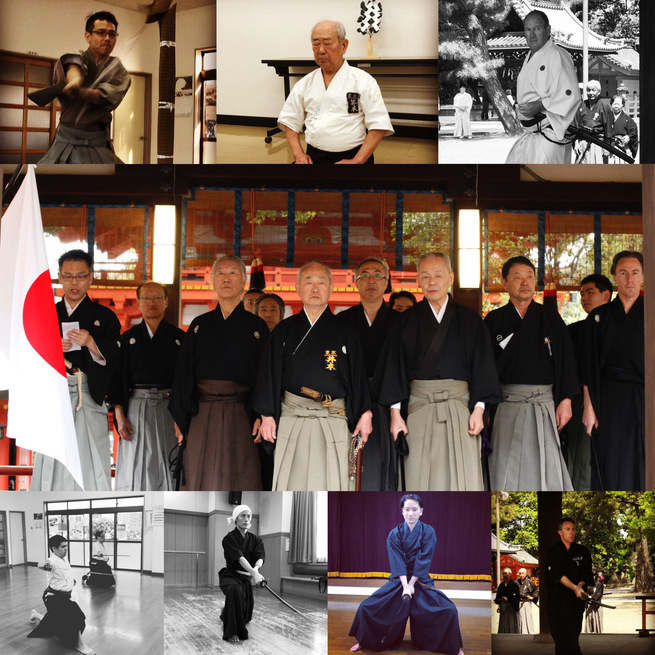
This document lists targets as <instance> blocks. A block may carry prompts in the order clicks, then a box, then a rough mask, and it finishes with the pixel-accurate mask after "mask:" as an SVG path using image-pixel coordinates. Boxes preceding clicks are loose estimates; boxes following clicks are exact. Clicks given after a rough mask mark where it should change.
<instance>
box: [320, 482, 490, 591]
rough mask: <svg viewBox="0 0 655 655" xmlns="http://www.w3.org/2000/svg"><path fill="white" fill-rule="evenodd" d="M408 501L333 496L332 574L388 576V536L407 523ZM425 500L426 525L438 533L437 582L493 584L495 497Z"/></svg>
mask: <svg viewBox="0 0 655 655" xmlns="http://www.w3.org/2000/svg"><path fill="white" fill-rule="evenodd" d="M402 496H403V492H400V491H398V492H396V491H385V492H378V491H363V492H360V493H349V492H341V493H338V492H331V493H329V494H328V503H329V505H328V516H329V535H330V540H329V551H328V571H329V575H331V576H342V577H361V576H362V575H364V576H366V577H388V575H389V558H388V555H387V546H386V543H387V535H388V534H389V532H390V531H391V530H392V529H393V528H394V527H396V526H397V525H398V524H399V523H402V522H403V518H402V515H401V510H400V499H401V497H402ZM419 496H420V497H421V499H422V500H423V516H422V517H421V521H422V522H423V523H427V524H428V525H431V526H432V527H433V528H434V530H435V532H436V533H437V548H436V550H435V554H434V557H433V559H432V565H431V566H430V575H431V576H432V577H433V578H435V579H454V580H478V579H480V580H488V579H489V574H490V572H489V561H490V548H491V545H490V544H491V536H490V535H491V513H490V512H491V503H490V498H489V493H487V492H458V493H451V492H437V491H425V492H421V493H419ZM376 574H379V575H376Z"/></svg>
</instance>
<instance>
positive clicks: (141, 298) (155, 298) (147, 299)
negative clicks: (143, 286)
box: [139, 296, 166, 302]
mask: <svg viewBox="0 0 655 655" xmlns="http://www.w3.org/2000/svg"><path fill="white" fill-rule="evenodd" d="M165 299H166V297H165V296H141V297H140V298H139V300H143V301H144V302H152V301H153V300H156V301H157V302H161V301H162V300H165Z"/></svg>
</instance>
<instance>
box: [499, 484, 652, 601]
mask: <svg viewBox="0 0 655 655" xmlns="http://www.w3.org/2000/svg"><path fill="white" fill-rule="evenodd" d="M492 498H493V502H492V521H493V522H494V531H495V495H492ZM562 514H563V516H569V517H571V518H572V519H573V520H574V521H575V522H576V527H577V536H576V541H578V542H579V543H581V544H583V545H584V546H585V547H587V548H588V549H589V551H590V553H591V557H592V561H593V566H594V570H596V571H602V572H603V574H604V575H605V578H606V579H607V580H612V579H621V578H622V579H624V580H626V579H627V580H629V581H631V582H633V583H634V585H635V591H637V592H641V593H649V592H652V591H655V576H654V574H653V568H654V565H655V558H654V556H653V553H652V552H651V551H652V544H653V543H655V492H652V491H646V492H628V491H616V492H607V493H601V492H593V491H578V492H573V493H564V494H563V495H562ZM537 521H538V518H537V494H536V493H534V492H513V493H510V494H508V498H507V499H506V500H504V501H501V518H500V525H501V530H500V535H501V539H502V540H503V541H506V542H508V543H510V544H522V545H523V546H524V547H525V549H526V550H527V551H528V552H529V553H530V554H531V555H534V556H535V557H538V537H537Z"/></svg>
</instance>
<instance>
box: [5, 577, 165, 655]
mask: <svg viewBox="0 0 655 655" xmlns="http://www.w3.org/2000/svg"><path fill="white" fill-rule="evenodd" d="M85 573H88V569H83V568H77V567H74V568H73V575H74V577H75V579H76V580H77V585H76V587H75V590H74V591H73V600H75V602H77V603H78V605H79V606H80V607H81V609H82V611H83V612H84V613H85V614H86V630H85V631H84V635H83V639H84V641H85V642H86V643H87V644H88V645H89V646H90V647H91V648H93V649H94V650H95V651H96V653H98V655H105V654H108V653H116V654H117V655H160V654H161V653H162V652H163V648H164V640H163V613H164V604H163V593H164V580H163V578H161V577H151V576H149V575H142V574H141V573H138V572H135V571H115V572H114V576H115V578H116V587H115V588H112V589H97V588H94V587H86V586H84V585H81V579H82V576H83V575H84V574H85ZM46 584H47V578H46V574H45V573H44V572H43V571H40V570H39V569H37V568H36V567H33V566H30V567H28V566H17V567H14V568H12V569H0V598H2V614H3V616H2V630H0V653H2V654H3V655H5V654H8V653H11V654H12V655H14V654H15V655H63V654H64V653H67V654H68V655H70V653H71V651H70V650H68V649H66V648H64V647H63V646H62V645H61V644H60V643H59V640H58V639H57V637H55V636H53V637H48V638H46V639H27V635H28V634H29V633H30V632H31V631H32V628H33V626H32V625H31V624H30V622H29V617H30V613H31V611H32V609H35V610H36V611H37V612H38V613H39V614H44V613H45V607H44V605H43V601H42V600H41V596H42V594H43V590H44V589H45V587H46Z"/></svg>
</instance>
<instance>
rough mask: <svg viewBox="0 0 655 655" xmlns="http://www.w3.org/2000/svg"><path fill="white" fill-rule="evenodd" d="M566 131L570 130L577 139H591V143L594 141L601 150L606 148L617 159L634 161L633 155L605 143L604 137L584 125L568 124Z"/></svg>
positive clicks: (631, 162)
mask: <svg viewBox="0 0 655 655" xmlns="http://www.w3.org/2000/svg"><path fill="white" fill-rule="evenodd" d="M567 132H570V133H571V134H573V135H575V136H576V137H577V138H578V139H582V140H583V141H591V143H595V144H596V145H597V146H600V147H601V148H603V150H607V151H608V152H610V153H612V154H613V155H616V156H617V157H618V158H619V159H622V160H623V161H627V162H628V164H634V163H635V160H634V157H631V156H630V155H628V154H626V153H625V152H624V151H623V150H621V149H619V148H617V147H616V146H613V145H612V144H610V143H607V141H605V139H603V138H602V137H600V136H598V135H597V134H594V132H592V131H591V130H589V129H587V128H586V127H577V126H575V125H569V127H568V130H567Z"/></svg>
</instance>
